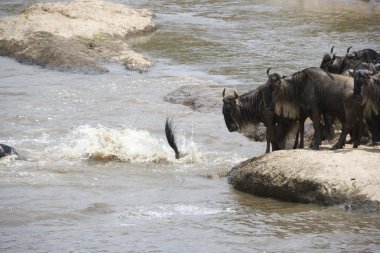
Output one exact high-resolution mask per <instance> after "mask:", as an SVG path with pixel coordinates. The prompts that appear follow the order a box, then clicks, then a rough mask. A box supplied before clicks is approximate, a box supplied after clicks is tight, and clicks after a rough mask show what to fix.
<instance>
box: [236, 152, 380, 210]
mask: <svg viewBox="0 0 380 253" xmlns="http://www.w3.org/2000/svg"><path fill="white" fill-rule="evenodd" d="M379 165H380V149H379V148H374V147H368V146H362V147H360V148H359V149H352V148H349V147H346V148H344V149H341V150H337V151H331V150H327V149H325V150H320V151H314V150H306V149H303V150H281V151H276V152H272V153H269V154H265V155H262V156H259V157H257V158H253V159H250V160H247V161H245V162H242V163H241V164H239V165H237V166H235V167H234V168H232V170H231V171H230V172H229V183H230V184H232V185H233V187H234V188H236V189H237V190H240V191H243V192H247V193H251V194H254V195H257V196H262V197H272V198H276V199H279V200H284V201H292V202H300V203H316V204H321V205H341V204H344V205H345V207H346V208H349V209H364V210H369V211H379V210H380V167H379Z"/></svg>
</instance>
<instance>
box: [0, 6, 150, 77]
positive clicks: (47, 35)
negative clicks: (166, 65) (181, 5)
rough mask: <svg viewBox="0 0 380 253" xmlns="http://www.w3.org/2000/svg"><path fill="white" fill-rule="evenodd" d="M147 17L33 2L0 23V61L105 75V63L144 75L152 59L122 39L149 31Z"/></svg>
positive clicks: (132, 11)
mask: <svg viewBox="0 0 380 253" xmlns="http://www.w3.org/2000/svg"><path fill="white" fill-rule="evenodd" d="M152 18H153V13H152V12H150V11H147V10H144V9H141V10H135V9H131V8H129V7H127V6H126V5H123V4H117V3H112V2H106V1H102V0H75V1H72V2H69V3H39V4H35V5H33V6H31V7H29V8H27V9H26V10H24V11H22V12H21V13H20V15H18V16H12V17H8V18H5V19H2V20H0V56H8V57H12V58H15V59H16V60H18V61H19V62H21V63H25V64H36V65H40V66H43V67H47V68H51V69H55V70H59V71H71V72H84V73H105V72H107V71H108V70H107V68H106V67H105V66H104V63H106V62H117V63H120V64H122V65H124V66H125V67H126V68H127V69H129V70H136V71H139V72H145V71H148V70H149V68H150V67H151V65H152V59H150V58H149V57H146V56H143V55H141V54H138V53H136V52H134V51H133V50H131V49H130V48H129V47H128V44H127V40H126V38H129V37H132V36H143V35H145V34H150V33H152V32H154V31H155V30H156V29H157V27H156V25H155V24H154V23H153V22H152Z"/></svg>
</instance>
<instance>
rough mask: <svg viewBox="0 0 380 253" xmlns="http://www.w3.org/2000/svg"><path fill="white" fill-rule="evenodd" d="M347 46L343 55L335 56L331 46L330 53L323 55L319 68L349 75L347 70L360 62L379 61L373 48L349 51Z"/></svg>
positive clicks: (374, 62) (379, 56) (378, 56)
mask: <svg viewBox="0 0 380 253" xmlns="http://www.w3.org/2000/svg"><path fill="white" fill-rule="evenodd" d="M351 48H352V46H351V47H349V48H347V52H346V55H345V56H336V55H335V53H333V50H334V47H332V48H331V50H330V53H327V54H325V55H324V56H323V59H322V62H321V65H320V68H322V69H324V70H326V71H328V72H330V73H333V74H343V75H349V70H352V69H354V68H355V66H357V65H358V64H360V63H373V64H376V63H378V62H380V55H379V54H378V53H377V52H376V51H375V50H373V49H362V50H358V51H354V52H351V53H350V49H351Z"/></svg>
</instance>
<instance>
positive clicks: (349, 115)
mask: <svg viewBox="0 0 380 253" xmlns="http://www.w3.org/2000/svg"><path fill="white" fill-rule="evenodd" d="M344 111H345V116H346V122H345V124H343V123H342V133H341V134H340V136H339V140H338V142H337V143H335V144H334V145H333V146H332V149H333V150H336V149H341V148H343V147H344V144H345V143H346V137H347V135H348V134H349V132H350V130H352V126H353V120H357V118H356V115H355V114H354V111H353V110H352V108H351V107H349V106H347V105H346V104H345V103H344ZM352 137H353V136H352ZM353 138H355V137H353Z"/></svg>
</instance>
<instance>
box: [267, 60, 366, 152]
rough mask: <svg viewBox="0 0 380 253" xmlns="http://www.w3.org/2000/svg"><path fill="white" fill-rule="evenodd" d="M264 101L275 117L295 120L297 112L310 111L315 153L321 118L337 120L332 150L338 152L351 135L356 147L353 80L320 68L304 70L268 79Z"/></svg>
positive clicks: (358, 127) (357, 131)
mask: <svg viewBox="0 0 380 253" xmlns="http://www.w3.org/2000/svg"><path fill="white" fill-rule="evenodd" d="M267 85H268V88H269V89H268V91H269V95H267V97H268V99H269V100H271V101H272V103H273V104H274V112H275V113H276V114H277V115H280V116H283V117H288V118H296V117H297V116H299V114H300V112H301V110H303V111H310V113H311V119H312V121H313V127H314V130H315V131H314V136H313V140H312V142H311V144H310V147H311V148H312V149H318V148H319V145H320V143H321V140H322V125H321V124H320V118H321V115H331V116H334V117H337V118H338V119H339V121H340V122H341V124H342V133H341V136H340V138H339V141H338V142H337V143H336V144H335V145H334V146H333V149H338V148H342V147H343V146H344V144H345V139H346V136H347V134H348V133H349V132H351V134H352V135H354V136H351V137H352V138H353V142H354V147H357V146H358V145H359V136H358V135H359V134H360V130H361V121H362V120H361V113H360V112H361V110H360V106H359V105H357V104H355V103H354V102H353V100H352V95H353V87H354V80H353V78H351V77H347V76H342V75H335V74H331V73H328V72H327V71H325V70H323V69H320V68H314V67H313V68H306V69H304V70H302V71H299V72H297V73H295V74H293V75H291V76H287V77H281V75H279V74H278V73H273V74H271V75H269V78H268V81H267Z"/></svg>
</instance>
